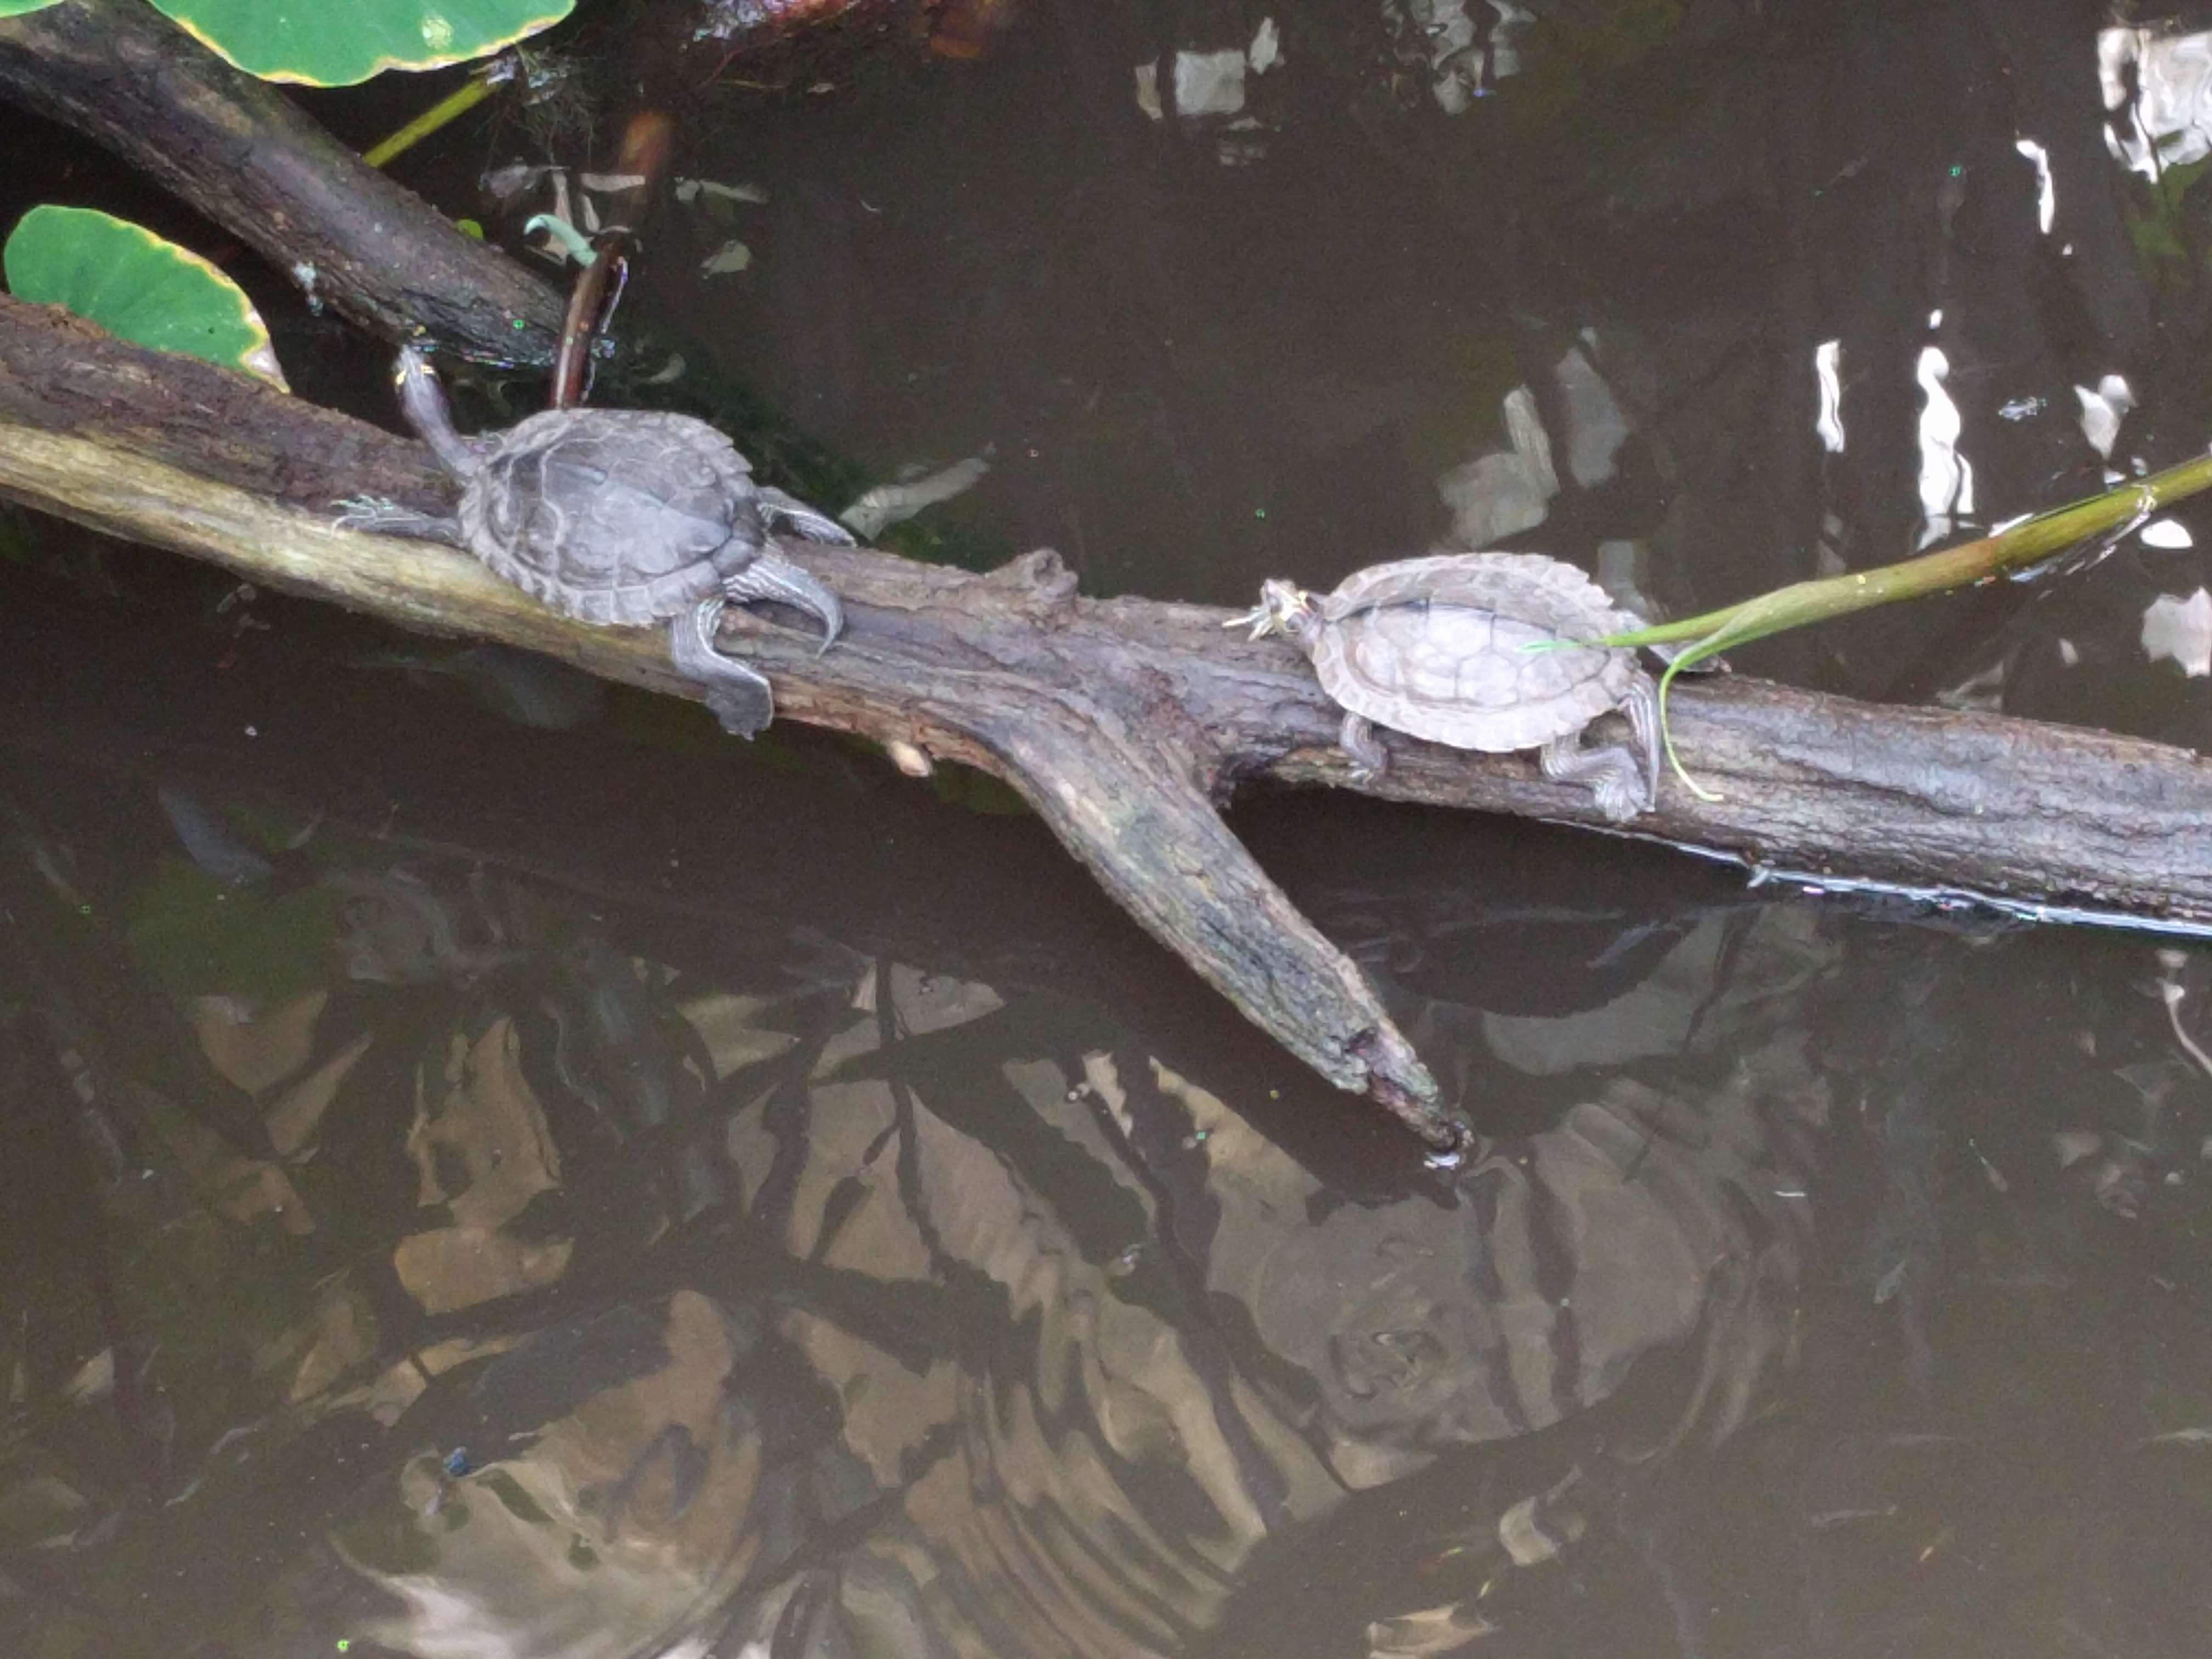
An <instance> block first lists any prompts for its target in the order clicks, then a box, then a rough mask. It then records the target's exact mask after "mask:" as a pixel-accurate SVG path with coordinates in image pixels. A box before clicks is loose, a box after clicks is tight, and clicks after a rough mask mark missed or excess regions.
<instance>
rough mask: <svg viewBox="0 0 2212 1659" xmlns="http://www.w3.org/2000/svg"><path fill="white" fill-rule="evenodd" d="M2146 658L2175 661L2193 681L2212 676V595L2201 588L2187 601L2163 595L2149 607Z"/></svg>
mask: <svg viewBox="0 0 2212 1659" xmlns="http://www.w3.org/2000/svg"><path fill="white" fill-rule="evenodd" d="M2142 648H2143V655H2145V656H2146V657H2148V658H2149V659H2151V660H2152V661H2153V662H2161V661H2172V662H2173V663H2175V664H2177V665H2179V667H2180V669H2181V671H2182V672H2183V673H2184V674H2185V675H2186V676H2188V677H2189V678H2191V679H2201V678H2203V677H2204V676H2205V675H2207V674H2212V593H2208V592H2205V591H2204V590H2203V588H2201V587H2200V588H2198V589H2197V591H2196V592H2194V593H2191V595H2190V596H2189V597H2188V598H2187V599H2182V598H2180V597H2179V596H2178V595H2176V594H2172V593H2161V594H2160V595H2159V596H2158V597H2157V598H2156V599H2153V600H2152V601H2151V602H2150V604H2149V605H2148V606H2147V607H2145V609H2144V611H2143V618H2142Z"/></svg>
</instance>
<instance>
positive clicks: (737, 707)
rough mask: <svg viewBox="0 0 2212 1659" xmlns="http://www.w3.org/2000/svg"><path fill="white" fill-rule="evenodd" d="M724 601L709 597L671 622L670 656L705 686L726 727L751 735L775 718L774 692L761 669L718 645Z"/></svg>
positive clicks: (708, 699) (740, 734)
mask: <svg viewBox="0 0 2212 1659" xmlns="http://www.w3.org/2000/svg"><path fill="white" fill-rule="evenodd" d="M725 603H726V602H725V601H724V600H722V599H708V600H706V601H705V602H704V603H702V604H701V605H696V606H694V607H693V608H692V609H691V610H690V611H685V612H684V614H683V615H682V616H680V617H677V618H676V619H675V620H674V621H673V622H671V623H670V624H669V625H668V656H669V659H670V660H671V662H673V663H674V664H675V665H676V667H677V669H678V671H679V672H681V673H683V674H684V675H685V676H686V677H687V678H690V679H694V680H696V681H697V682H698V683H699V684H701V685H702V687H704V688H705V690H706V693H707V697H706V702H707V707H708V708H710V709H712V710H713V711H714V718H715V719H716V720H720V722H721V723H722V730H724V731H725V732H730V733H732V735H734V736H737V737H740V738H750V737H752V736H754V735H755V734H756V733H757V732H762V731H764V730H765V729H766V728H767V726H768V724H769V721H770V720H774V719H775V694H774V693H773V692H772V691H771V690H769V683H768V681H767V679H766V678H764V677H763V675H761V674H760V673H759V672H758V671H756V670H754V669H750V668H748V667H746V666H745V665H744V664H743V663H741V662H739V661H738V660H737V659H735V658H734V657H726V656H724V655H723V654H722V653H721V652H720V651H719V650H717V649H716V648H715V646H714V630H715V628H716V627H717V625H718V624H719V623H720V622H721V620H722V606H723V605H724V604H725Z"/></svg>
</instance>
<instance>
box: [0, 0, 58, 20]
mask: <svg viewBox="0 0 2212 1659" xmlns="http://www.w3.org/2000/svg"><path fill="white" fill-rule="evenodd" d="M61 3H62V0H0V17H21V15H23V14H24V13H25V12H27V11H44V10H45V9H46V8H47V7H48V6H58V5H59V4H61Z"/></svg>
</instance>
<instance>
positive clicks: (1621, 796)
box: [1536, 678, 1659, 823]
mask: <svg viewBox="0 0 2212 1659" xmlns="http://www.w3.org/2000/svg"><path fill="white" fill-rule="evenodd" d="M1620 712H1621V714H1623V715H1624V716H1626V719H1627V720H1628V729H1629V730H1630V731H1631V732H1633V733H1634V734H1635V738H1636V746H1635V747H1634V748H1633V749H1627V748H1624V747H1622V746H1621V745H1620V744H1607V746H1606V747H1605V748H1603V749H1585V748H1583V734H1582V733H1581V732H1578V731H1577V732H1568V733H1567V734H1566V735H1565V737H1559V738H1553V739H1552V740H1551V742H1549V743H1547V744H1545V745H1544V747H1543V750H1542V751H1541V753H1540V754H1539V755H1538V756H1537V757H1536V758H1537V763H1538V764H1539V765H1540V766H1541V767H1542V768H1543V769H1544V775H1545V776H1546V777H1547V778H1551V779H1553V780H1554V781H1558V782H1560V783H1587V784H1589V786H1590V791H1591V793H1593V794H1595V796H1596V797H1597V810H1598V811H1601V812H1602V813H1604V814H1605V815H1606V817H1608V818H1610V819H1611V820H1612V821H1613V823H1627V822H1628V821H1629V820H1630V819H1631V818H1632V817H1637V816H1638V814H1639V813H1644V812H1649V811H1651V810H1652V809H1653V808H1654V807H1656V805H1658V804H1659V691H1658V688H1657V687H1656V686H1654V685H1653V684H1651V682H1650V679H1649V678H1639V679H1638V682H1637V683H1636V684H1635V685H1633V686H1632V687H1630V688H1629V692H1628V695H1627V696H1626V697H1623V698H1622V699H1621V701H1620Z"/></svg>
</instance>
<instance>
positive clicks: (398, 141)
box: [361, 70, 491, 167]
mask: <svg viewBox="0 0 2212 1659" xmlns="http://www.w3.org/2000/svg"><path fill="white" fill-rule="evenodd" d="M490 96H491V76H490V72H489V70H477V72H476V73H475V74H473V75H471V76H469V78H468V80H467V82H465V84H464V85H463V86H462V87H461V88H460V90H459V91H458V92H455V93H453V94H451V95H450V96H447V97H444V98H441V99H440V100H438V101H437V102H436V103H435V104H433V105H431V106H430V107H429V108H428V109H426V110H424V111H423V112H422V113H421V114H420V115H418V116H416V118H414V119H413V120H411V121H410V122H409V123H408V124H407V125H405V126H404V127H402V128H400V129H399V131H397V132H395V133H393V134H392V136H391V137H389V138H386V139H385V140H384V141H383V142H382V143H379V144H376V145H374V146H372V147H371V148H369V149H365V150H363V151H362V154H361V159H362V161H366V162H368V165H369V166H371V167H382V166H384V165H385V163H386V162H387V161H391V160H392V157H394V156H396V155H400V154H401V153H403V152H404V151H406V150H409V149H413V148H414V147H415V146H416V144H419V143H422V141H423V140H424V139H425V138H428V137H429V136H430V135H431V134H432V133H434V132H435V131H438V129H439V128H441V127H443V126H447V125H451V124H452V123H453V122H455V121H458V120H459V119H460V118H461V117H462V116H464V115H466V114H467V113H468V112H470V111H471V110H472V109H474V108H475V107H476V106H477V105H478V104H481V103H482V102H483V100H485V99H487V98H489V97H490Z"/></svg>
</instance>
